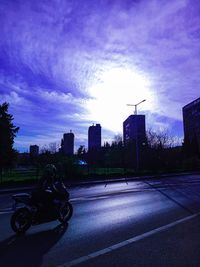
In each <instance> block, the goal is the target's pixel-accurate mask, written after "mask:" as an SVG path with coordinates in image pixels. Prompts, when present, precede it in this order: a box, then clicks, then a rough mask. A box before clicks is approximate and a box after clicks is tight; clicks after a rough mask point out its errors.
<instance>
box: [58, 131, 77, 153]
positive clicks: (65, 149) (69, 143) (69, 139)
mask: <svg viewBox="0 0 200 267" xmlns="http://www.w3.org/2000/svg"><path fill="white" fill-rule="evenodd" d="M61 152H62V153H63V154H65V155H73V154H74V134H73V133H72V131H71V130H70V132H69V133H65V134H64V135H63V139H62V140H61Z"/></svg>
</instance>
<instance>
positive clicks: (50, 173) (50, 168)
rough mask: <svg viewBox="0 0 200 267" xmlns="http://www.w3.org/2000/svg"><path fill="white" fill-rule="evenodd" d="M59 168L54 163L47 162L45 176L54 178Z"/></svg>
mask: <svg viewBox="0 0 200 267" xmlns="http://www.w3.org/2000/svg"><path fill="white" fill-rule="evenodd" d="M56 172H57V169H56V167H55V165H53V164H47V165H46V166H45V168H44V174H43V175H44V176H46V177H52V178H54V177H55V176H56Z"/></svg>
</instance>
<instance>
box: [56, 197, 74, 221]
mask: <svg viewBox="0 0 200 267" xmlns="http://www.w3.org/2000/svg"><path fill="white" fill-rule="evenodd" d="M72 215H73V207H72V204H71V203H70V202H65V203H63V204H62V205H61V206H60V209H59V216H58V220H59V221H60V222H61V223H67V222H68V221H69V220H70V219H71V217H72Z"/></svg>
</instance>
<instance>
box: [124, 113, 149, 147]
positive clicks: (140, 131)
mask: <svg viewBox="0 0 200 267" xmlns="http://www.w3.org/2000/svg"><path fill="white" fill-rule="evenodd" d="M123 141H124V144H125V145H126V144H128V143H130V142H135V143H136V145H138V146H142V145H143V144H144V143H146V129H145V115H130V116H129V117H128V118H127V119H126V120H125V121H124V122H123Z"/></svg>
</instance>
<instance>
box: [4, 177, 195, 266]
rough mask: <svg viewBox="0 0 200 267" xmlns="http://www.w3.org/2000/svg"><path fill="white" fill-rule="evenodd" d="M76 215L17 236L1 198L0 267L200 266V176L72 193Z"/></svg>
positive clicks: (6, 199) (8, 202)
mask: <svg viewBox="0 0 200 267" xmlns="http://www.w3.org/2000/svg"><path fill="white" fill-rule="evenodd" d="M70 196H71V202H72V204H73V207H74V215H73V217H72V219H71V220H70V222H69V224H68V225H67V226H66V227H63V226H61V225H59V223H58V222H56V221H54V222H51V223H47V224H43V225H39V226H33V227H32V228H30V230H28V232H27V233H26V235H24V236H16V235H15V234H14V233H13V232H12V230H11V228H10V224H9V220H10V216H11V214H12V213H11V212H10V211H9V208H10V207H11V205H12V202H11V198H10V195H9V194H7V195H0V203H1V204H0V266H1V267H4V266H5V267H25V266H33V267H36V266H42V267H46V266H48V267H51V266H52V267H54V266H55V267H57V266H59V267H64V266H66V267H68V266H79V267H86V266H87V267H90V266H91V267H96V266H102V267H104V266H109V267H110V266H113V267H117V266H123V267H124V266H130V267H131V266H147V267H149V266H154V267H157V266H158V267H160V266H162V267H163V266H170V267H173V266H174V267H175V266H176V267H177V266H181V267H182V266H187V267H190V266H191V267H193V266H194V267H199V266H200V231H199V229H200V220H199V218H200V215H199V212H200V175H188V176H179V177H165V178H162V179H143V180H142V181H131V182H128V184H127V183H126V182H120V183H112V184H107V185H106V186H105V184H98V185H92V186H85V187H79V188H72V189H70Z"/></svg>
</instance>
